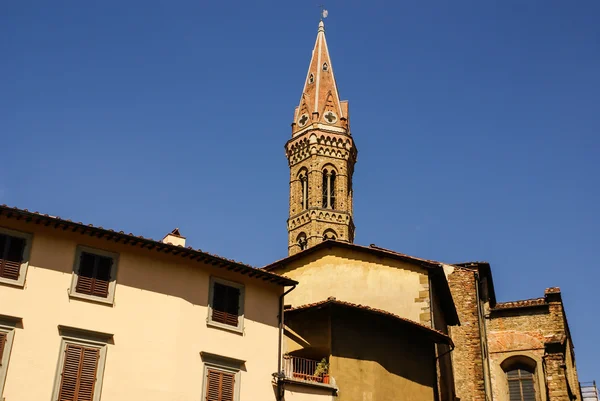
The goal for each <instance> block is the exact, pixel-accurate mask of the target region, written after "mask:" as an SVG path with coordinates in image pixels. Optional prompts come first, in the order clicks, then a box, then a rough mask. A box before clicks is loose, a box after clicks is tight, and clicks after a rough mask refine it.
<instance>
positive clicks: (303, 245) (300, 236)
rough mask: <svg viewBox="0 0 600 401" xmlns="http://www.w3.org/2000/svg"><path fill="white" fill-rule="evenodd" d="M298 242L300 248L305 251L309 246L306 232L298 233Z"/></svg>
mask: <svg viewBox="0 0 600 401" xmlns="http://www.w3.org/2000/svg"><path fill="white" fill-rule="evenodd" d="M296 243H297V244H298V246H299V247H300V250H301V251H303V250H305V249H306V247H307V246H308V242H307V241H306V234H304V233H300V234H298V238H296Z"/></svg>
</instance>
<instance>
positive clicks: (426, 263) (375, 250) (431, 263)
mask: <svg viewBox="0 0 600 401" xmlns="http://www.w3.org/2000/svg"><path fill="white" fill-rule="evenodd" d="M329 246H339V247H343V248H349V249H354V250H357V251H366V252H368V253H371V254H375V255H379V256H389V257H392V258H395V259H400V260H403V261H406V262H413V263H415V264H418V265H421V266H423V267H427V268H442V267H443V264H442V263H441V262H436V261H435V260H429V259H422V258H417V257H416V256H410V255H407V254H405V253H400V252H396V251H392V250H390V249H386V248H381V247H379V246H377V245H375V244H371V245H369V246H363V245H356V244H351V243H348V242H342V241H336V240H327V241H323V242H321V243H319V244H317V245H315V246H312V247H310V248H307V249H305V250H303V251H301V252H298V253H296V254H294V255H292V256H287V257H285V258H283V259H280V260H278V261H276V262H273V263H271V264H268V265H266V266H264V267H263V269H265V270H269V271H270V270H274V269H276V268H278V267H280V266H281V265H282V264H285V263H288V262H291V261H292V260H296V259H298V258H301V257H303V256H305V255H308V254H310V253H312V252H315V251H317V250H319V249H321V248H326V247H329Z"/></svg>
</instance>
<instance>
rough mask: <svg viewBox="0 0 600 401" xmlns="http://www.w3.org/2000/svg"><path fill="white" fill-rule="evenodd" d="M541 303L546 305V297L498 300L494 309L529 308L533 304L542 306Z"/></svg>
mask: <svg viewBox="0 0 600 401" xmlns="http://www.w3.org/2000/svg"><path fill="white" fill-rule="evenodd" d="M541 305H546V299H545V298H544V297H541V298H532V299H523V300H520V301H510V302H498V303H497V304H496V306H495V307H494V308H493V309H492V310H499V309H515V308H529V307H532V306H541Z"/></svg>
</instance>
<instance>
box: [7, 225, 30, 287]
mask: <svg viewBox="0 0 600 401" xmlns="http://www.w3.org/2000/svg"><path fill="white" fill-rule="evenodd" d="M30 247H31V235H29V234H25V233H21V232H18V231H13V230H7V229H0V283H6V284H13V285H18V286H21V287H23V286H24V285H25V276H26V274H27V266H28V265H29V250H30Z"/></svg>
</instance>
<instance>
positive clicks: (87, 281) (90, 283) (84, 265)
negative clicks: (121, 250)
mask: <svg viewBox="0 0 600 401" xmlns="http://www.w3.org/2000/svg"><path fill="white" fill-rule="evenodd" d="M112 264H113V260H112V258H109V257H105V256H99V255H93V254H91V253H87V252H81V257H80V259H79V272H78V275H77V286H76V287H75V291H77V292H78V293H80V294H87V295H94V296H97V297H102V298H106V297H108V287H109V284H110V274H111V269H112Z"/></svg>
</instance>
